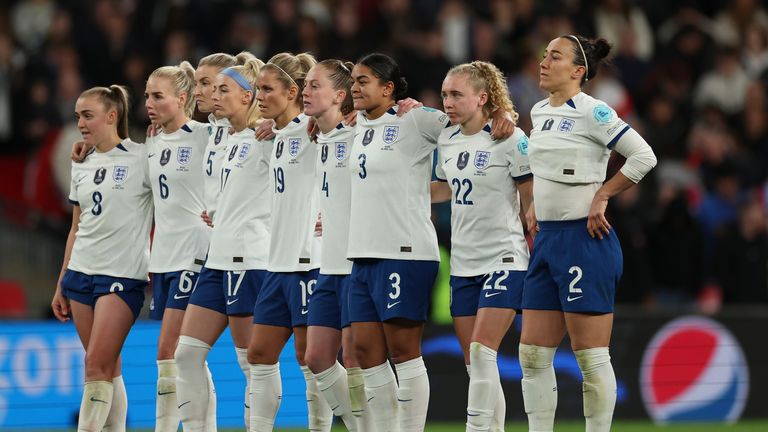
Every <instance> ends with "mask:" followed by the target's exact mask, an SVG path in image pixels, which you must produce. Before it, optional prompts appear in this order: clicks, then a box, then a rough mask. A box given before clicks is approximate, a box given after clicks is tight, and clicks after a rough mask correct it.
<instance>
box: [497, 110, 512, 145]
mask: <svg viewBox="0 0 768 432" xmlns="http://www.w3.org/2000/svg"><path fill="white" fill-rule="evenodd" d="M491 120H492V121H491V138H493V139H494V140H497V141H500V140H505V139H507V138H509V137H511V136H512V134H513V133H515V122H514V121H513V120H512V114H510V113H508V112H506V111H502V110H500V109H497V110H496V111H494V112H493V114H491Z"/></svg>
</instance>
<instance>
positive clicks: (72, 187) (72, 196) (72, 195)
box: [68, 162, 80, 205]
mask: <svg viewBox="0 0 768 432" xmlns="http://www.w3.org/2000/svg"><path fill="white" fill-rule="evenodd" d="M74 164H75V163H74V162H72V169H71V170H70V174H69V176H70V180H69V197H68V198H69V203H70V204H72V205H80V201H78V198H77V181H75V177H76V175H75V166H74Z"/></svg>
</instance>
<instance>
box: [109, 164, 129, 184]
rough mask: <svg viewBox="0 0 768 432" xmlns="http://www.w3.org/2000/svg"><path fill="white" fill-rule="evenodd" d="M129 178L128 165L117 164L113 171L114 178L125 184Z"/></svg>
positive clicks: (117, 181)
mask: <svg viewBox="0 0 768 432" xmlns="http://www.w3.org/2000/svg"><path fill="white" fill-rule="evenodd" d="M127 178H128V167H127V166H115V169H114V170H113V171H112V180H114V181H115V183H117V184H123V183H125V180H126V179H127Z"/></svg>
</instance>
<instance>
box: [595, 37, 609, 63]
mask: <svg viewBox="0 0 768 432" xmlns="http://www.w3.org/2000/svg"><path fill="white" fill-rule="evenodd" d="M593 46H594V49H593V53H594V60H595V61H596V62H599V61H600V60H602V59H604V58H606V57H608V53H610V52H611V44H609V43H608V41H607V40H605V39H603V38H600V39H596V40H595V42H594V45H593Z"/></svg>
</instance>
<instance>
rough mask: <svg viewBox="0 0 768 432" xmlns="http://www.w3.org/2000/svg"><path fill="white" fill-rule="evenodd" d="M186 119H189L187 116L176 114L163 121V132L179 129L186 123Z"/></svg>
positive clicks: (172, 131) (168, 132)
mask: <svg viewBox="0 0 768 432" xmlns="http://www.w3.org/2000/svg"><path fill="white" fill-rule="evenodd" d="M188 121H189V117H187V116H185V115H183V116H177V117H176V118H174V119H172V120H171V121H169V122H168V123H163V124H162V125H161V126H162V127H163V132H165V133H167V134H170V133H174V132H176V131H177V130H179V129H181V127H182V126H184V125H185V124H187V122H188Z"/></svg>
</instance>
